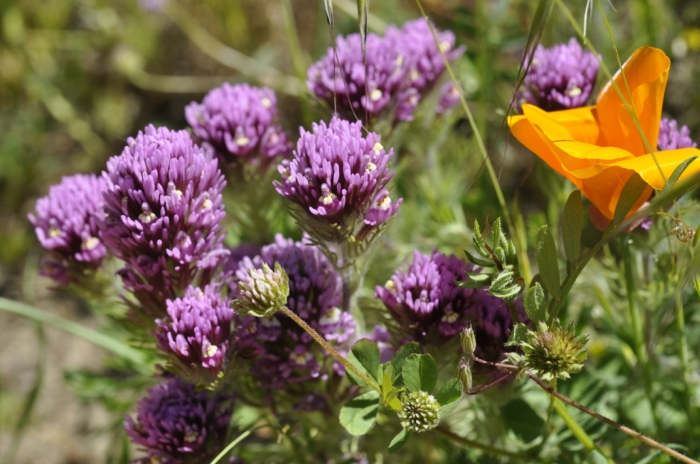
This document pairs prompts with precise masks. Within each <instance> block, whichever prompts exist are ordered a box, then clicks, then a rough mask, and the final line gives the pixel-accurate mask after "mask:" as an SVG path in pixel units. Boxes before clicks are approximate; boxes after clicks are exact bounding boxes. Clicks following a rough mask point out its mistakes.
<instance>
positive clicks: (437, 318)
mask: <svg viewBox="0 0 700 464" xmlns="http://www.w3.org/2000/svg"><path fill="white" fill-rule="evenodd" d="M469 270H471V266H470V265H468V264H466V263H464V262H463V261H462V260H460V259H459V258H457V257H456V256H454V255H451V256H449V257H448V256H445V255H443V254H442V253H438V252H437V251H434V252H433V254H432V255H425V254H422V253H420V252H418V251H416V252H415V253H414V255H413V262H412V263H411V264H410V265H409V266H408V269H406V270H405V271H402V270H399V271H397V272H396V273H395V274H394V275H393V276H392V278H391V280H389V281H388V282H387V283H386V285H385V286H384V287H381V286H377V287H376V290H375V293H374V296H375V297H376V298H379V299H380V300H382V302H383V303H384V305H385V306H386V307H387V309H388V310H389V312H390V313H391V315H392V316H393V317H394V319H395V320H396V321H397V322H398V324H399V326H400V327H401V328H402V329H403V331H404V332H405V333H406V335H407V336H408V337H409V339H412V340H416V341H419V342H422V341H429V340H430V341H432V340H444V339H446V338H450V337H453V336H454V335H456V334H458V333H459V332H460V331H461V330H462V329H463V328H464V327H466V326H467V324H468V323H469V320H470V319H471V316H472V315H473V311H472V306H473V303H474V302H473V299H474V293H475V290H473V289H469V288H460V287H458V286H457V284H456V283H455V282H456V281H460V280H464V279H465V278H466V275H465V273H466V272H467V271H469Z"/></svg>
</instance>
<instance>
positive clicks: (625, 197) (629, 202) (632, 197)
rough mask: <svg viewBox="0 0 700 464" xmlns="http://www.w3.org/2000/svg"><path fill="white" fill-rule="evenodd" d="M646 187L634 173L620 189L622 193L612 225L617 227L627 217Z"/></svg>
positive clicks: (647, 185) (642, 180)
mask: <svg viewBox="0 0 700 464" xmlns="http://www.w3.org/2000/svg"><path fill="white" fill-rule="evenodd" d="M648 187H649V184H647V183H646V182H645V181H644V179H642V177H641V176H640V175H639V174H637V173H636V172H635V173H634V174H633V175H632V177H630V179H629V180H628V181H627V183H626V184H625V186H624V187H622V192H620V199H619V200H618V202H617V206H616V207H615V216H614V217H613V221H612V225H614V226H617V225H618V224H619V223H621V222H622V220H623V219H625V218H626V217H627V214H628V213H629V212H630V210H631V209H632V207H633V206H634V204H635V203H637V200H639V197H641V196H642V194H643V193H644V192H645V191H646V189H647V188H648Z"/></svg>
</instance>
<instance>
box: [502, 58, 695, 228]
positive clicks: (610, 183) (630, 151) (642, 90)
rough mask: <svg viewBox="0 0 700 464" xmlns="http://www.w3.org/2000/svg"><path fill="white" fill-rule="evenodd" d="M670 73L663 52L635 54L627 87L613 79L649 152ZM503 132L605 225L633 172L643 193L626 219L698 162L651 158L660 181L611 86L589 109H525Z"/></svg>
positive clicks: (677, 156) (689, 152)
mask: <svg viewBox="0 0 700 464" xmlns="http://www.w3.org/2000/svg"><path fill="white" fill-rule="evenodd" d="M670 67H671V61H670V60H669V58H668V57H667V56H666V54H665V53H664V52H663V51H661V50H659V49H658V48H652V47H641V48H638V49H637V50H636V51H635V52H634V53H633V54H632V56H631V57H630V58H629V59H628V60H627V62H626V63H625V64H624V66H623V70H624V76H625V77H626V79H627V83H626V84H625V80H624V79H623V76H622V75H621V74H620V72H618V73H617V74H616V75H615V76H614V78H613V79H614V80H615V82H616V83H617V86H618V88H619V89H620V90H621V91H622V93H623V95H625V98H627V99H629V97H628V95H630V94H631V96H632V99H631V100H632V104H633V107H634V109H635V111H636V114H637V119H638V120H639V124H640V126H641V128H642V130H643V131H644V134H645V135H646V138H647V140H648V142H649V143H650V144H651V146H652V147H654V150H656V143H657V139H658V137H659V124H660V121H661V106H662V104H663V99H664V92H665V90H666V83H667V81H668V72H669V69H670ZM628 88H629V93H628V90H627V89H628ZM508 124H509V126H510V129H511V132H512V133H513V135H514V136H515V138H517V139H518V140H519V141H520V142H521V143H522V144H523V145H525V146H526V147H527V148H529V149H530V150H531V151H532V152H534V153H535V154H536V155H537V156H539V157H540V158H542V159H543V160H544V161H545V162H546V163H547V164H548V165H550V166H551V167H552V168H553V169H554V170H555V171H557V172H558V173H559V174H561V175H562V176H564V177H566V178H567V179H569V180H570V181H571V182H573V183H574V185H576V187H578V188H579V189H581V191H582V193H583V194H584V195H585V196H586V197H587V198H588V199H589V200H590V201H591V202H592V203H593V205H595V207H596V208H597V209H598V210H599V211H600V212H601V213H602V214H603V215H604V216H605V217H607V218H608V219H612V218H613V215H614V213H615V206H617V202H618V200H619V199H620V192H621V191H622V187H624V185H625V183H626V182H627V181H628V180H629V178H630V177H632V175H634V173H635V172H636V173H638V174H639V175H640V176H641V178H642V179H644V181H646V182H647V183H648V184H649V188H648V189H647V191H646V192H645V194H644V195H642V197H641V198H640V199H639V200H638V202H637V204H636V205H634V207H633V208H632V211H636V210H637V209H638V208H639V207H640V206H641V205H642V204H643V203H644V202H645V201H646V200H647V199H648V198H649V196H650V195H651V191H652V188H653V189H656V190H660V189H661V188H663V187H664V176H665V178H666V179H668V177H669V176H670V175H671V174H672V173H673V170H674V169H675V168H676V167H677V166H678V165H679V164H681V163H682V162H683V161H685V160H687V159H688V158H691V157H692V156H699V157H700V150H698V149H696V148H682V149H678V150H667V151H663V152H656V153H655V156H656V160H657V161H658V163H659V165H660V166H661V170H662V171H663V174H664V175H663V176H662V175H661V173H660V172H659V167H658V166H657V164H656V162H655V161H654V157H653V155H652V154H651V153H649V151H648V150H646V149H645V146H644V143H643V141H642V137H641V135H640V134H639V131H638V130H637V127H636V125H635V124H634V121H633V119H632V117H631V116H630V115H629V113H628V112H627V109H625V106H624V104H623V102H622V100H621V99H620V97H619V96H618V94H617V92H616V91H615V89H614V88H613V86H612V85H611V83H608V84H607V85H606V86H605V88H603V90H602V91H601V92H600V94H599V95H598V101H597V102H596V104H595V105H593V106H586V107H583V108H575V109H571V110H563V111H552V112H547V111H544V110H541V109H540V108H537V107H535V106H532V105H527V104H526V105H523V114H522V115H518V116H512V117H510V118H509V119H508ZM699 171H700V160H695V161H694V162H692V163H691V164H690V165H689V166H688V167H687V169H686V170H685V172H684V173H683V175H682V176H681V179H682V178H684V177H687V176H690V175H692V174H694V173H696V172H699Z"/></svg>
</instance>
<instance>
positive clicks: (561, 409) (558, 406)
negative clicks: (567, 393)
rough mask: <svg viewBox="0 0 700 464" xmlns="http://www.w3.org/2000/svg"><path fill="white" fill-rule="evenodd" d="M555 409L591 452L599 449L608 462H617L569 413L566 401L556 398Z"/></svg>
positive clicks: (610, 463) (611, 463) (612, 463)
mask: <svg viewBox="0 0 700 464" xmlns="http://www.w3.org/2000/svg"><path fill="white" fill-rule="evenodd" d="M552 398H554V397H552ZM554 409H555V410H556V411H557V413H558V414H559V416H560V417H561V418H562V420H563V421H564V423H565V424H566V426H567V427H569V430H571V433H573V434H574V436H575V437H576V439H577V440H578V441H580V442H581V444H582V445H583V447H584V448H586V449H587V450H588V451H589V452H591V453H592V452H594V451H597V452H598V453H600V454H601V456H603V457H604V458H605V460H606V461H608V464H615V462H614V461H613V460H612V459H610V458H609V457H607V456H605V454H603V452H602V451H601V450H600V448H598V446H596V444H595V442H594V441H593V440H592V439H591V437H590V436H589V435H588V434H587V433H586V431H585V430H583V428H582V427H581V426H580V425H579V423H578V422H576V419H574V417H573V416H572V415H571V414H570V413H569V411H568V410H567V409H566V406H564V403H562V402H561V401H559V400H558V399H556V398H554Z"/></svg>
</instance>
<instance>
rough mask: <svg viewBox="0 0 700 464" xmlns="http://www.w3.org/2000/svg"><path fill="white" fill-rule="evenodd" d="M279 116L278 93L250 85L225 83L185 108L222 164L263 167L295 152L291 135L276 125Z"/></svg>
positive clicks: (202, 139)
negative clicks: (290, 138)
mask: <svg viewBox="0 0 700 464" xmlns="http://www.w3.org/2000/svg"><path fill="white" fill-rule="evenodd" d="M276 116H277V97H276V96H275V93H274V92H273V91H272V90H271V89H269V88H267V87H263V88H259V87H253V86H250V85H248V84H238V85H233V86H232V85H230V84H228V83H224V84H223V85H222V86H221V87H217V88H215V89H214V90H212V91H210V92H209V93H208V94H207V95H206V96H205V97H204V100H203V101H202V103H197V102H192V103H190V104H189V105H188V106H187V107H186V108H185V117H186V118H187V122H188V123H189V124H190V126H191V127H192V130H193V131H194V134H195V135H196V136H197V137H198V138H199V140H201V141H202V142H206V143H207V144H209V145H211V146H212V147H213V148H214V151H215V152H216V154H217V155H218V156H219V159H220V160H221V162H222V164H234V165H235V164H248V165H253V166H257V167H259V168H260V169H261V170H265V169H267V167H268V166H269V165H270V164H271V163H272V162H273V161H274V159H275V158H277V157H281V156H287V155H289V154H290V153H291V151H292V145H291V143H290V141H289V137H288V135H287V134H286V133H285V132H284V131H283V130H282V128H281V127H280V126H279V125H276V124H274V122H275V119H276Z"/></svg>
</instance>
